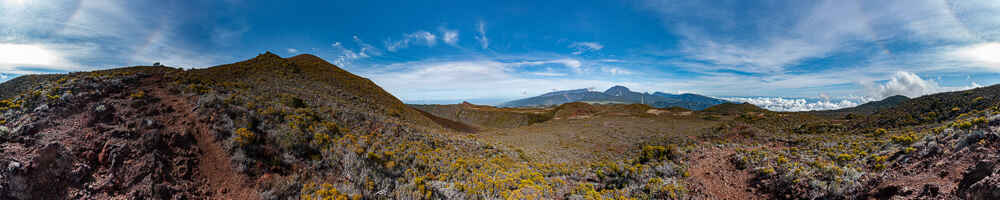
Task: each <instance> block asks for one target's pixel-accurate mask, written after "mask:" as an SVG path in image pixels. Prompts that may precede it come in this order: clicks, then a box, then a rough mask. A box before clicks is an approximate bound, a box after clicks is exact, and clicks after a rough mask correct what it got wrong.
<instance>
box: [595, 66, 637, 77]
mask: <svg viewBox="0 0 1000 200" xmlns="http://www.w3.org/2000/svg"><path fill="white" fill-rule="evenodd" d="M601 71H603V72H605V73H609V74H611V75H615V76H617V75H631V74H632V71H630V70H627V69H624V68H620V67H608V66H604V67H601Z"/></svg>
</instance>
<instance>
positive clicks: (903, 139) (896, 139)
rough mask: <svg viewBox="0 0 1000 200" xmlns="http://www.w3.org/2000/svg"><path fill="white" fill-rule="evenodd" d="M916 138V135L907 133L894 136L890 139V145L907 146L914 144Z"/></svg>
mask: <svg viewBox="0 0 1000 200" xmlns="http://www.w3.org/2000/svg"><path fill="white" fill-rule="evenodd" d="M917 137H918V136H917V134H916V133H913V132H909V133H907V134H903V135H894V136H892V137H891V138H890V140H892V143H896V144H903V145H908V144H913V142H916V141H917Z"/></svg>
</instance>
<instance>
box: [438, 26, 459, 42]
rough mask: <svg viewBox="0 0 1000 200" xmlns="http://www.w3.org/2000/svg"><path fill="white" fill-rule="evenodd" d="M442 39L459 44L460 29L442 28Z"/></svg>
mask: <svg viewBox="0 0 1000 200" xmlns="http://www.w3.org/2000/svg"><path fill="white" fill-rule="evenodd" d="M441 41H443V42H444V43H445V44H449V45H458V31H456V30H450V29H446V28H441Z"/></svg>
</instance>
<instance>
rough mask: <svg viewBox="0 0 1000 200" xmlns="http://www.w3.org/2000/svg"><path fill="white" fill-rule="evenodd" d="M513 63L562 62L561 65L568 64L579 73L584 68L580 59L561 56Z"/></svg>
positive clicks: (516, 64) (538, 63) (541, 63)
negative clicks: (559, 57)
mask: <svg viewBox="0 0 1000 200" xmlns="http://www.w3.org/2000/svg"><path fill="white" fill-rule="evenodd" d="M511 64H512V65H514V66H521V65H544V64H560V65H563V66H566V67H568V68H570V69H572V70H573V71H575V72H577V73H580V72H583V69H582V68H581V66H583V63H582V62H580V60H577V59H572V58H561V59H551V60H538V61H522V62H515V63H511Z"/></svg>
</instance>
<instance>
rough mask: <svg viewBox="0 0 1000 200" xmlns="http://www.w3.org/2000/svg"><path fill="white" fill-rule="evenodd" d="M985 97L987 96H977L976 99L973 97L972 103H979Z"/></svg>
mask: <svg viewBox="0 0 1000 200" xmlns="http://www.w3.org/2000/svg"><path fill="white" fill-rule="evenodd" d="M983 99H986V98H983V97H976V98H975V99H972V103H973V104H975V103H979V102H980V101H983Z"/></svg>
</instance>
